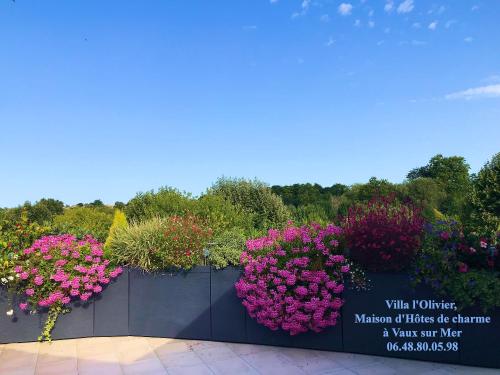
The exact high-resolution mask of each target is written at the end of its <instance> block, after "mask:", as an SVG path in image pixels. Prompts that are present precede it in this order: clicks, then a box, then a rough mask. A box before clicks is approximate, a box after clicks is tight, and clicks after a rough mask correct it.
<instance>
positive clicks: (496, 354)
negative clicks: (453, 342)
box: [458, 308, 500, 368]
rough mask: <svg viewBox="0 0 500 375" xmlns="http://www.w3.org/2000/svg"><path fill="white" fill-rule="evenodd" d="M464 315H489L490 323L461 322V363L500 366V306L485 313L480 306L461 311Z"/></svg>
mask: <svg viewBox="0 0 500 375" xmlns="http://www.w3.org/2000/svg"><path fill="white" fill-rule="evenodd" d="M460 314H462V315H468V316H487V317H490V318H491V323H489V324H472V325H471V324H459V325H458V327H459V329H461V330H463V338H462V339H461V340H460V363H461V364H464V365H472V366H485V367H496V368H500V344H499V343H500V308H496V309H494V310H493V311H490V312H488V313H486V314H485V313H484V312H483V311H481V310H480V309H478V308H469V309H464V310H463V311H460Z"/></svg>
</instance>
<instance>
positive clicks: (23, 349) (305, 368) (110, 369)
mask: <svg viewBox="0 0 500 375" xmlns="http://www.w3.org/2000/svg"><path fill="white" fill-rule="evenodd" d="M0 374H1V375H28V374H29V375H33V374H38V375H73V374H81V375H99V374H103V375H115V374H125V375H129V374H137V375H139V374H141V375H157V374H189V375H191V374H192V375H196V374H230V375H239V374H273V375H275V374H286V375H293V374H337V375H354V374H358V375H365V374H366V375H385V374H405V375H414V374H415V375H416V374H427V375H451V374H459V375H460V374H463V375H476V374H500V370H492V369H484V368H474V367H464V366H455V365H444V364H437V363H428V362H418V361H408V360H402V359H393V358H382V357H372V356H366V355H358V354H349V353H329V352H320V351H315V350H303V349H289V348H276V347H268V346H259V345H247V344H230V343H220V342H209V341H193V340H175V339H160V338H145V337H114V338H108V337H103V338H89V339H78V340H62V341H54V342H52V343H51V344H49V343H43V344H39V343H26V344H8V345H0Z"/></svg>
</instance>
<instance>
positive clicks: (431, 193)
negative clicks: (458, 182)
mask: <svg viewBox="0 0 500 375" xmlns="http://www.w3.org/2000/svg"><path fill="white" fill-rule="evenodd" d="M404 189H405V192H406V195H407V196H408V198H410V199H411V201H412V202H413V203H415V204H416V205H417V206H419V207H422V214H423V216H424V217H425V218H426V219H428V220H433V219H436V209H437V208H438V207H441V205H442V202H443V201H444V200H445V199H446V192H445V191H444V189H443V188H442V186H441V184H439V183H438V182H437V181H436V180H434V179H432V178H429V177H419V178H416V179H413V180H410V181H408V182H407V183H406V184H405V185H404Z"/></svg>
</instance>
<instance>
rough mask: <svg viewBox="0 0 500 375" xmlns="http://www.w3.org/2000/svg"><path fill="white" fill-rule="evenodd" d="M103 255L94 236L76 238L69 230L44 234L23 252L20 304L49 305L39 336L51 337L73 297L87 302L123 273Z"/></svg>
mask: <svg viewBox="0 0 500 375" xmlns="http://www.w3.org/2000/svg"><path fill="white" fill-rule="evenodd" d="M108 265H109V260H106V259H103V249H102V244H101V243H99V242H98V241H97V240H95V239H94V238H93V237H91V236H86V237H84V238H83V239H82V240H77V239H76V237H75V236H73V235H70V234H64V235H58V236H45V237H42V238H40V239H39V240H36V241H35V242H34V243H33V245H32V246H31V247H29V248H27V249H25V250H24V251H23V252H22V254H20V256H19V259H18V261H17V262H16V265H15V267H14V272H15V273H16V275H17V278H18V284H17V290H18V292H20V293H21V295H22V296H23V297H22V298H21V303H20V304H19V308H20V309H21V310H32V311H37V310H38V309H43V308H48V309H49V317H48V319H47V322H46V325H45V328H44V331H43V333H42V335H41V336H40V338H39V339H40V340H43V339H49V340H50V332H51V330H52V328H53V326H54V324H55V321H56V319H57V316H58V315H59V313H61V312H63V311H64V310H65V307H67V306H68V304H69V303H70V302H71V301H72V300H80V301H83V302H86V301H88V300H90V298H91V297H92V295H94V294H97V293H100V292H101V291H102V288H103V286H104V285H106V284H109V282H110V281H111V279H113V278H116V277H118V275H120V274H121V273H122V269H121V268H120V267H117V268H114V269H110V268H109V267H108Z"/></svg>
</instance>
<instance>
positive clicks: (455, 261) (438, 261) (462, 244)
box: [415, 220, 500, 310]
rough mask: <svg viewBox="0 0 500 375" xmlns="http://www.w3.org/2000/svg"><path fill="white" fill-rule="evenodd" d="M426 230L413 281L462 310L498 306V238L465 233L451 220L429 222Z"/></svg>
mask: <svg viewBox="0 0 500 375" xmlns="http://www.w3.org/2000/svg"><path fill="white" fill-rule="evenodd" d="M425 229H426V235H425V238H424V242H423V246H422V253H421V256H420V257H419V258H418V259H417V262H416V266H415V282H416V283H420V282H422V283H425V284H428V285H430V286H431V287H432V288H433V289H435V290H436V291H437V292H438V293H441V294H443V295H448V296H449V297H451V298H452V299H453V300H454V301H456V302H457V304H458V306H459V307H462V308H463V307H467V306H481V307H483V309H484V310H488V309H490V308H492V307H495V306H500V272H499V271H500V256H499V247H500V245H499V241H498V240H499V239H500V238H497V239H496V240H495V239H493V240H491V239H490V240H489V239H487V238H482V237H479V236H477V235H476V234H475V233H464V231H463V230H462V227H461V225H460V224H459V223H457V222H456V221H453V220H449V221H446V220H441V221H437V222H436V223H433V224H430V223H429V224H426V228H425Z"/></svg>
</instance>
